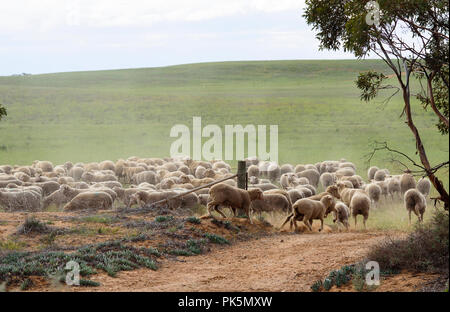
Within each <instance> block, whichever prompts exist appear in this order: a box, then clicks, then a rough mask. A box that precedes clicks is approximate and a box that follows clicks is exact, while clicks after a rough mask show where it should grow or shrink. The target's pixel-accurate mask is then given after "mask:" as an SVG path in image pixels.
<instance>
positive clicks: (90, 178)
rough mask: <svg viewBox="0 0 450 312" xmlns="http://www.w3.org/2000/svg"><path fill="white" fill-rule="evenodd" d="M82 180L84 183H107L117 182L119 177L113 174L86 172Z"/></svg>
mask: <svg viewBox="0 0 450 312" xmlns="http://www.w3.org/2000/svg"><path fill="white" fill-rule="evenodd" d="M81 180H82V181H83V182H87V183H91V182H105V181H117V177H116V176H115V175H112V174H101V173H92V172H85V173H83V175H82V176H81Z"/></svg>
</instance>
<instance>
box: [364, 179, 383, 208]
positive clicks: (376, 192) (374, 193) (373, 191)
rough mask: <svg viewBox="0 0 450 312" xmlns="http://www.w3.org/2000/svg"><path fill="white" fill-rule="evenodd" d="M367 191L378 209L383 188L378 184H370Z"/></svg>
mask: <svg viewBox="0 0 450 312" xmlns="http://www.w3.org/2000/svg"><path fill="white" fill-rule="evenodd" d="M365 191H366V193H367V194H368V195H369V198H370V201H371V202H372V203H373V204H374V206H375V207H376V205H377V203H378V201H379V200H380V197H381V187H380V186H379V185H378V184H375V183H370V184H367V185H366V188H365Z"/></svg>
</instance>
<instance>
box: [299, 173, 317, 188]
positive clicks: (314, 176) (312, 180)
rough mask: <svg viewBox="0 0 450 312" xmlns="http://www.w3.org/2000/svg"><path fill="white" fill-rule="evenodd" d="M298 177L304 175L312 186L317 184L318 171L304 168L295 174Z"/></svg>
mask: <svg viewBox="0 0 450 312" xmlns="http://www.w3.org/2000/svg"><path fill="white" fill-rule="evenodd" d="M297 176H298V177H299V178H301V177H305V178H307V179H308V181H309V182H310V183H311V185H313V186H314V187H317V186H318V185H319V179H320V173H319V172H318V171H317V170H315V169H306V170H304V171H302V172H300V173H298V174H297Z"/></svg>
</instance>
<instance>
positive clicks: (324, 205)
mask: <svg viewBox="0 0 450 312" xmlns="http://www.w3.org/2000/svg"><path fill="white" fill-rule="evenodd" d="M333 202H334V200H333V197H332V196H331V195H326V196H324V197H322V199H321V200H320V201H315V200H312V199H309V198H303V199H300V200H298V201H297V202H295V204H294V205H293V206H292V210H293V212H292V213H291V214H290V215H289V216H288V217H287V218H286V220H285V221H284V223H283V224H282V225H281V227H280V228H283V226H284V225H285V224H286V223H287V222H288V221H290V228H291V229H292V225H294V227H295V231H297V230H298V227H297V221H303V223H304V224H305V225H306V226H307V227H308V229H309V230H310V231H312V222H313V220H315V219H319V220H320V222H321V225H320V229H319V232H320V231H322V230H323V219H324V216H325V212H326V211H327V210H328V209H329V207H330V206H331V205H332V204H333Z"/></svg>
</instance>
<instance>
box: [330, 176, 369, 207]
mask: <svg viewBox="0 0 450 312" xmlns="http://www.w3.org/2000/svg"><path fill="white" fill-rule="evenodd" d="M337 187H338V190H339V195H340V197H341V200H342V201H343V202H344V203H345V204H346V205H347V206H350V202H351V200H352V197H353V196H354V195H355V194H356V193H358V192H363V193H365V192H364V191H363V190H360V189H353V188H347V187H346V186H345V184H343V183H342V182H338V184H337ZM369 202H370V199H369Z"/></svg>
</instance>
